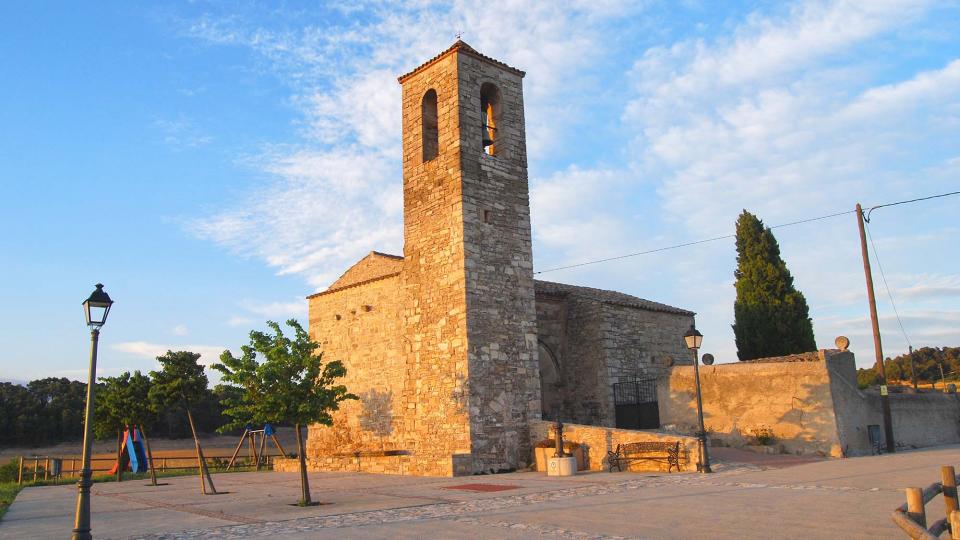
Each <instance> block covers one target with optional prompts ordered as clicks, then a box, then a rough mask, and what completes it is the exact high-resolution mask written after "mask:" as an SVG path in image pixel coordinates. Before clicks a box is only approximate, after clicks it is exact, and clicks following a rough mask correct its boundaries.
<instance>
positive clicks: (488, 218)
mask: <svg viewBox="0 0 960 540" xmlns="http://www.w3.org/2000/svg"><path fill="white" fill-rule="evenodd" d="M491 221H493V216H491V215H490V211H489V210H484V211H483V222H484V223H490V222H491Z"/></svg>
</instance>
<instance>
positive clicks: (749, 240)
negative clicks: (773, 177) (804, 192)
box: [733, 210, 817, 360]
mask: <svg viewBox="0 0 960 540" xmlns="http://www.w3.org/2000/svg"><path fill="white" fill-rule="evenodd" d="M736 243H737V270H736V272H734V276H735V277H736V278H737V281H736V285H735V287H736V289H737V299H736V301H735V302H734V304H733V312H734V323H733V333H734V336H735V338H736V343H737V356H738V357H739V358H740V360H753V359H754V358H765V357H769V356H782V355H785V354H794V353H800V352H806V351H812V350H815V349H816V348H817V344H816V342H815V341H814V338H813V325H812V324H811V322H810V312H809V308H808V307H807V301H806V299H805V298H804V297H803V294H802V293H800V291H798V290H797V289H796V288H794V286H793V277H792V276H791V275H790V271H789V270H787V265H786V263H784V262H783V259H781V258H780V246H779V245H778V244H777V240H776V238H774V237H773V233H772V232H771V231H770V229H769V228H768V227H764V226H763V222H762V221H760V220H759V219H757V217H756V216H754V215H753V214H751V213H750V212H747V211H746V210H744V211H743V213H742V214H740V217H739V218H738V219H737V240H736Z"/></svg>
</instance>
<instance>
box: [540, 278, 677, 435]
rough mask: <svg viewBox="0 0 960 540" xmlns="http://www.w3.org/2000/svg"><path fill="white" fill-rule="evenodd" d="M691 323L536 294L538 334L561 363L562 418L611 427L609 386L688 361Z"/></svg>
mask: <svg viewBox="0 0 960 540" xmlns="http://www.w3.org/2000/svg"><path fill="white" fill-rule="evenodd" d="M692 322H693V316H692V315H688V314H681V313H671V312H664V311H653V310H649V309H639V308H636V307H632V306H625V305H619V304H615V303H609V302H601V301H598V300H594V299H591V298H587V297H583V296H578V295H576V294H568V295H563V296H558V295H551V294H546V293H539V294H538V295H537V328H538V337H539V339H540V341H542V342H543V343H545V344H546V345H547V346H548V347H549V348H550V350H551V351H553V352H554V354H555V355H556V356H557V359H558V361H559V363H560V365H561V383H562V384H561V385H560V386H559V388H557V389H556V390H555V391H556V392H558V393H559V394H560V400H561V402H562V414H563V419H564V420H569V421H572V422H575V423H579V424H587V425H598V426H608V427H614V426H615V425H616V415H615V408H614V402H613V384H614V383H617V382H622V381H626V380H632V379H635V378H642V377H650V376H653V377H656V376H658V375H660V374H661V373H662V372H663V371H664V370H665V369H667V366H669V365H673V364H677V365H681V364H690V363H692V362H693V358H692V353H690V351H689V350H688V349H687V348H686V345H685V344H684V342H683V333H684V332H686V331H687V329H688V328H689V327H690V324H692ZM545 390H547V389H545Z"/></svg>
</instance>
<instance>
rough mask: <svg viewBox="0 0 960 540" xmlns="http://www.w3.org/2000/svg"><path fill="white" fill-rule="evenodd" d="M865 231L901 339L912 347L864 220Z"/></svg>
mask: <svg viewBox="0 0 960 540" xmlns="http://www.w3.org/2000/svg"><path fill="white" fill-rule="evenodd" d="M864 222H865V223H864V224H865V226H866V229H867V238H869V239H870V247H872V248H873V258H874V259H876V260H877V268H879V269H880V278H881V279H882V280H883V286H884V288H886V289H887V298H889V299H890V305H892V306H893V314H894V315H896V316H897V324H899V325H900V332H901V333H903V339H905V340H907V346H908V347H911V348H912V347H913V343H910V337H909V336H907V330H906V329H905V328H904V327H903V321H902V320H900V312H899V311H897V303H896V302H894V301H893V293H891V292H890V285H887V276H886V274H884V273H883V264H882V263H881V262H880V254H879V253H877V245H876V244H874V243H873V234H871V233H870V225H869V223H870V222H869V221H866V220H864Z"/></svg>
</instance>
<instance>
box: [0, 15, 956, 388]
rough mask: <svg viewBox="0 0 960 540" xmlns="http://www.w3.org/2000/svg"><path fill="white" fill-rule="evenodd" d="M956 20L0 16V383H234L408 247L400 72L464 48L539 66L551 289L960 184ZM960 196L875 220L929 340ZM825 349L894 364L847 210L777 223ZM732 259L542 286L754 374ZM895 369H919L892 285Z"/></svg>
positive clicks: (941, 339)
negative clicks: (282, 338) (669, 331)
mask: <svg viewBox="0 0 960 540" xmlns="http://www.w3.org/2000/svg"><path fill="white" fill-rule="evenodd" d="M958 27H960V8H958V7H957V6H956V5H955V4H952V5H951V3H948V2H943V3H936V2H922V1H909V2H906V1H903V2H901V1H896V0H878V1H873V2H830V1H823V2H820V1H817V2H813V1H810V2H786V3H784V2H750V3H744V4H736V3H732V2H697V1H688V2H655V1H649V2H622V1H618V0H599V1H596V0H595V1H591V2H586V1H582V2H577V1H575V2H567V3H563V2H549V3H547V2H544V3H532V2H519V1H513V2H510V1H508V2H495V1H485V2H456V1H455V2H429V1H419V2H404V3H402V4H400V3H397V4H390V3H385V2H364V1H352V2H342V3H341V2H328V3H315V2H283V3H254V2H240V3H233V2H230V3H226V2H223V3H221V2H204V1H197V2H189V3H181V4H176V3H163V4H156V3H138V2H112V3H110V2H99V3H96V4H87V5H84V6H82V7H81V6H78V5H69V4H59V3H41V2H35V3H28V4H22V3H21V4H18V5H15V4H13V3H6V4H3V5H0V58H2V65H3V73H4V76H3V78H2V84H0V122H2V124H3V126H4V129H3V130H0V163H2V165H3V167H2V172H0V180H2V185H3V196H2V197H0V225H2V226H3V230H4V234H3V236H2V240H0V242H2V244H3V245H2V247H3V251H4V253H5V254H6V256H5V257H4V261H3V264H2V265H0V282H2V283H4V285H3V295H2V298H3V300H4V302H5V303H6V304H7V305H6V306H5V309H4V310H2V313H3V314H2V315H0V325H2V327H3V328H4V331H3V334H2V335H3V336H4V337H5V341H6V343H7V346H6V351H5V353H4V354H3V355H0V380H17V381H24V380H29V379H33V378H38V377H43V376H67V377H71V378H78V379H79V378H83V377H84V375H85V366H86V355H87V349H86V347H87V341H86V340H87V331H86V327H85V326H84V324H83V319H82V313H81V309H80V303H81V302H82V300H83V299H84V298H85V297H86V296H87V295H88V294H89V293H90V291H91V290H92V289H93V284H94V283H96V282H98V281H102V282H103V283H104V284H105V285H106V290H107V291H108V292H109V293H110V294H111V296H113V297H114V299H115V300H116V305H115V308H114V311H113V313H112V314H111V319H110V321H109V323H108V325H107V326H106V327H105V329H104V332H103V336H102V347H101V355H100V374H103V375H115V374H117V373H119V372H121V371H124V370H132V369H141V370H149V369H153V368H154V366H155V364H154V361H153V357H154V356H156V355H157V354H160V353H162V352H163V351H165V350H166V349H168V348H171V349H184V348H185V349H192V350H196V351H198V352H201V353H203V354H204V360H205V361H207V362H210V361H213V360H214V359H215V356H216V354H217V352H218V351H220V350H222V349H224V348H231V349H233V350H238V348H239V346H240V345H241V344H243V343H244V342H245V341H246V334H247V333H248V332H249V330H250V329H252V328H262V327H263V322H264V321H265V320H267V319H274V320H284V319H287V318H289V317H298V318H300V319H301V320H302V321H304V322H305V319H306V301H305V300H304V297H305V296H306V295H307V294H310V293H312V292H315V291H316V290H319V289H322V288H324V287H325V286H326V285H328V284H329V283H330V282H332V281H333V280H334V279H335V278H336V277H337V276H338V275H339V274H340V272H342V271H343V270H344V269H346V268H347V267H348V266H349V265H350V264H352V262H354V261H355V260H357V259H359V258H360V257H362V256H363V255H364V254H366V253H367V252H368V251H370V250H372V249H377V250H380V251H387V252H393V253H400V252H401V243H402V223H401V209H402V198H401V191H400V188H401V185H400V182H401V172H400V114H399V110H400V109H399V98H400V89H399V85H398V84H397V82H396V76H397V75H399V74H401V73H404V72H406V71H407V70H409V69H411V68H412V67H414V66H416V65H418V64H419V63H421V62H422V61H423V60H425V59H427V58H429V57H431V56H433V55H434V54H436V53H437V52H439V51H441V50H443V49H444V48H446V47H447V46H449V45H450V43H452V42H453V40H454V39H455V35H456V33H457V32H462V33H463V39H464V40H465V41H467V42H469V43H470V44H471V45H472V46H474V47H475V48H477V49H478V50H480V51H482V52H484V53H486V54H488V55H491V56H494V57H496V58H498V59H501V60H503V61H505V62H507V63H509V64H511V65H514V66H517V67H519V68H520V69H524V70H526V72H527V76H526V79H525V81H524V84H525V89H524V91H525V100H526V107H527V135H528V146H529V156H530V182H531V204H532V210H533V233H534V257H535V267H536V268H535V269H536V270H538V271H541V270H547V269H550V268H553V267H556V266H561V265H565V264H570V263H577V262H582V261H588V260H592V259H598V258H605V257H610V256H616V255H620V254H623V253H631V252H638V251H644V250H648V249H654V248H658V247H662V246H668V245H672V244H677V243H683V242H690V241H694V240H699V239H703V238H709V237H715V236H721V235H726V234H730V233H732V231H733V223H734V221H735V219H736V216H737V214H738V213H739V212H740V211H741V210H742V209H743V208H747V209H749V210H750V211H752V212H754V213H755V214H757V215H758V216H759V217H760V218H761V219H763V220H764V221H765V222H766V223H767V224H768V225H776V224H780V223H786V222H792V221H796V220H800V219H805V218H809V217H814V216H819V215H824V214H831V213H834V212H841V211H845V210H850V209H852V208H853V206H854V204H855V203H856V202H857V201H860V202H862V203H863V204H864V205H865V206H871V205H875V204H881V203H885V202H889V201H896V200H901V199H909V198H914V197H919V196H925V195H930V194H935V193H942V192H947V191H956V190H958V189H960V136H958V134H960V33H958V32H957V31H956V29H957V28H958ZM958 209H960V197H953V198H943V199H938V200H935V201H928V202H924V203H918V204H913V205H904V206H898V207H892V208H885V209H881V210H877V211H876V212H874V214H873V220H872V223H871V225H870V228H871V232H872V235H873V237H874V240H875V242H876V245H877V249H878V251H879V254H880V262H881V263H882V264H883V269H884V271H885V275H886V279H887V281H888V283H889V285H890V289H891V292H892V295H893V298H894V300H895V301H896V302H897V307H898V309H899V313H900V316H901V319H902V321H903V325H904V327H905V329H906V333H907V336H909V338H910V340H911V342H912V343H913V345H914V346H916V347H919V346H945V345H950V346H956V345H958V344H960V308H958V303H957V300H958V299H960V271H958V270H957V268H958V267H960V255H958V250H957V247H958V245H960V243H958V241H957V233H958V224H957V220H956V216H957V214H958V212H957V211H958ZM775 234H776V236H777V238H778V240H779V241H780V245H781V250H782V252H783V255H784V258H785V259H786V261H787V263H788V265H789V267H790V269H791V271H792V272H793V275H794V277H795V279H796V285H797V286H798V287H799V288H800V290H802V291H803V292H804V293H805V294H806V296H807V299H808V302H809V304H810V307H811V315H812V317H813V319H814V330H815V333H816V338H817V343H818V345H819V346H820V347H831V346H832V343H833V339H834V337H835V336H836V335H838V334H845V335H847V336H849V337H850V338H851V342H852V345H851V348H852V349H853V350H854V351H855V352H856V353H857V359H858V363H859V364H860V365H866V364H868V363H870V362H871V361H872V358H873V347H872V342H871V339H870V328H869V319H868V316H867V306H866V300H865V292H864V284H863V275H862V269H861V266H860V259H859V245H858V239H857V234H856V224H855V221H854V217H853V215H852V214H848V215H845V216H840V217H837V218H832V219H828V220H822V221H817V222H815V223H811V224H805V225H798V226H795V227H788V228H782V229H777V230H776V231H775ZM734 265H735V253H734V249H733V241H732V240H724V241H718V242H712V243H708V244H701V245H698V246H696V247H689V248H683V249H677V250H671V251H666V252H662V253H657V254H651V255H646V256H641V257H635V258H631V259H625V260H621V261H617V262H610V263H606V264H600V265H591V266H585V267H580V268H576V269H571V270H563V271H555V272H545V273H543V274H541V275H539V276H538V277H540V278H543V279H550V280H555V281H562V282H568V283H576V284H584V285H591V286H595V287H601V288H610V289H617V290H621V291H624V292H628V293H631V294H635V295H638V296H641V297H644V298H649V299H652V300H657V301H661V302H665V303H669V304H673V305H677V306H680V307H684V308H688V309H691V310H694V311H696V312H698V314H699V315H698V318H697V321H698V327H699V328H700V329H701V330H702V331H703V333H704V334H705V336H706V337H705V340H704V351H708V352H713V353H714V354H715V355H716V356H717V357H718V359H719V360H720V361H731V360H734V359H735V358H736V352H735V347H734V344H733V337H732V332H731V330H730V324H731V323H732V322H733V320H732V319H733V298H734V290H733V270H734ZM875 273H876V274H877V276H876V278H877V287H878V289H877V293H878V299H879V310H880V315H881V329H882V331H883V334H884V349H885V353H886V354H887V355H896V354H899V353H901V352H903V351H905V349H906V341H905V338H904V336H903V334H902V333H901V332H900V328H899V325H898V324H897V321H896V319H895V318H894V313H893V309H892V307H891V304H890V301H889V299H888V298H887V294H886V289H885V288H884V287H883V283H882V282H881V281H880V275H879V272H878V271H876V270H875Z"/></svg>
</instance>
